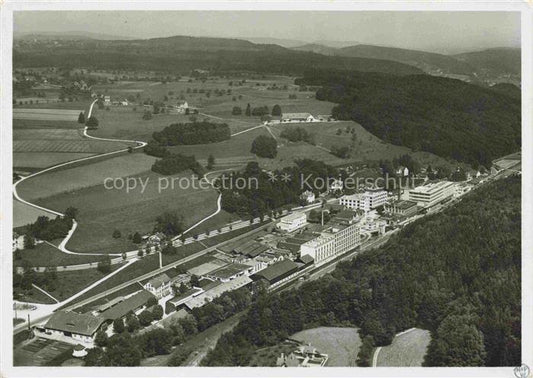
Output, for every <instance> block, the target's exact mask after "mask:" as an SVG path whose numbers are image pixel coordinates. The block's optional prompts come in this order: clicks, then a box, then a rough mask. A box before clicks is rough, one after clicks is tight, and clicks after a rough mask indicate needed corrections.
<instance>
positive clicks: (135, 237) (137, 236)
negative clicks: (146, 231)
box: [131, 231, 143, 244]
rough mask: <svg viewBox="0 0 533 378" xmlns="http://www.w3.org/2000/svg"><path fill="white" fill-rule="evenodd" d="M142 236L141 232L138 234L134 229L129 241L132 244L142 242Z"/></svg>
mask: <svg viewBox="0 0 533 378" xmlns="http://www.w3.org/2000/svg"><path fill="white" fill-rule="evenodd" d="M142 240H143V239H142V236H141V234H139V233H138V232H137V231H135V233H134V234H133V238H132V239H131V241H132V242H133V243H134V244H139V243H141V242H142Z"/></svg>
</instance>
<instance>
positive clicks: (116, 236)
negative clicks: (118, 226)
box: [113, 230, 122, 239]
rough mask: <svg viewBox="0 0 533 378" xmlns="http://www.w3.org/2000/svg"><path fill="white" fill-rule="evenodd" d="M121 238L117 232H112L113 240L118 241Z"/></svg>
mask: <svg viewBox="0 0 533 378" xmlns="http://www.w3.org/2000/svg"><path fill="white" fill-rule="evenodd" d="M121 236H122V234H121V233H120V231H119V230H115V231H113V238H114V239H119V238H120V237H121Z"/></svg>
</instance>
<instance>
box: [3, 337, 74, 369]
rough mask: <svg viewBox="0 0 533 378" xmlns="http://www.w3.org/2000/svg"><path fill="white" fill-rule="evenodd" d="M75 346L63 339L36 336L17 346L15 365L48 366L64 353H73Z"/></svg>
mask: <svg viewBox="0 0 533 378" xmlns="http://www.w3.org/2000/svg"><path fill="white" fill-rule="evenodd" d="M72 349H73V346H72V345H71V344H67V343H64V342H61V341H55V340H48V339H42V338H40V337H39V338H35V339H33V340H31V341H30V342H27V343H24V344H23V345H21V346H19V347H17V348H15V350H14V351H13V365H14V366H47V365H49V364H51V363H53V362H54V360H56V359H58V358H60V357H61V356H63V355H66V354H69V355H70V354H71V353H72Z"/></svg>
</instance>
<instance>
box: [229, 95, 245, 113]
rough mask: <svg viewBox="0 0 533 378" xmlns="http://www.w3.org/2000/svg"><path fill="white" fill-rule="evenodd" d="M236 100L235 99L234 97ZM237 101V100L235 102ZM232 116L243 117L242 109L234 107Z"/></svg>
mask: <svg viewBox="0 0 533 378" xmlns="http://www.w3.org/2000/svg"><path fill="white" fill-rule="evenodd" d="M233 98H234V99H235V97H233ZM233 101H235V100H233ZM231 114H232V115H241V114H242V108H241V107H240V106H234V107H233V110H232V111H231Z"/></svg>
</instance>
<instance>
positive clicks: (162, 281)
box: [148, 273, 170, 288]
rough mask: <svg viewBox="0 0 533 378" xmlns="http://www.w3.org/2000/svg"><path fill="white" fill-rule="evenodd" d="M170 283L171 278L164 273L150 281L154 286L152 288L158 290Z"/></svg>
mask: <svg viewBox="0 0 533 378" xmlns="http://www.w3.org/2000/svg"><path fill="white" fill-rule="evenodd" d="M169 281H170V277H169V276H167V275H166V273H163V274H160V275H159V276H157V277H154V278H152V279H151V280H150V281H148V283H149V284H150V285H152V287H155V288H157V287H160V286H162V285H163V284H165V283H166V282H169Z"/></svg>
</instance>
